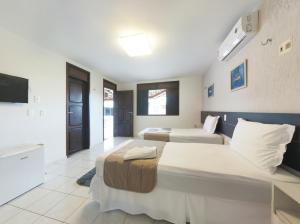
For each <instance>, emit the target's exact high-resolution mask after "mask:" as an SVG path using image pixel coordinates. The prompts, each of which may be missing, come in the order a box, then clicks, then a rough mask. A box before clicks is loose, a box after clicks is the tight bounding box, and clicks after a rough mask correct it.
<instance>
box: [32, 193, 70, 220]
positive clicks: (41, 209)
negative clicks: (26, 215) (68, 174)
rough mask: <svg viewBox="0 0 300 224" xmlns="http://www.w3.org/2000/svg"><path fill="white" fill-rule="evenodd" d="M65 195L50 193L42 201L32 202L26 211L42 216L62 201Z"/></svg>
mask: <svg viewBox="0 0 300 224" xmlns="http://www.w3.org/2000/svg"><path fill="white" fill-rule="evenodd" d="M66 196H67V194H63V193H60V192H55V191H53V192H50V193H49V194H47V195H46V196H45V197H43V198H42V199H40V200H38V201H36V202H34V203H33V204H31V205H30V206H29V207H28V208H26V210H29V211H31V212H34V213H37V214H40V215H44V214H46V212H48V211H49V210H50V209H51V208H53V207H54V206H55V205H57V204H58V203H59V202H60V201H62V200H63V199H64V198H65V197H66Z"/></svg>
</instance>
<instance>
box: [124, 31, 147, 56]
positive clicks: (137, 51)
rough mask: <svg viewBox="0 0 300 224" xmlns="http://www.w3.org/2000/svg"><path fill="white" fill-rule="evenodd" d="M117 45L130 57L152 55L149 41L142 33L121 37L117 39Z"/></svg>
mask: <svg viewBox="0 0 300 224" xmlns="http://www.w3.org/2000/svg"><path fill="white" fill-rule="evenodd" d="M119 43H120V45H121V47H122V48H123V49H124V50H125V52H126V53H127V54H128V56H130V57H137V56H145V55H150V54H152V46H151V44H150V40H149V38H148V37H147V36H146V35H145V34H143V33H138V34H134V35H129V36H121V37H120V38H119Z"/></svg>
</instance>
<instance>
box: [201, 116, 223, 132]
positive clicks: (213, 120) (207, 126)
mask: <svg viewBox="0 0 300 224" xmlns="http://www.w3.org/2000/svg"><path fill="white" fill-rule="evenodd" d="M219 118H220V116H217V117H213V116H210V115H208V116H207V117H206V119H205V122H204V125H203V129H204V131H206V132H207V133H208V134H214V133H215V130H216V127H217V124H218V121H219Z"/></svg>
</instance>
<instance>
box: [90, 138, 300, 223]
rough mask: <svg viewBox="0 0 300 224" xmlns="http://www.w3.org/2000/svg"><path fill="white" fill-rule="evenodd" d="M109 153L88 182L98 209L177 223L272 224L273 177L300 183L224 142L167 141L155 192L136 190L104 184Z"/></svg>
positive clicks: (97, 162)
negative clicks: (260, 165)
mask: <svg viewBox="0 0 300 224" xmlns="http://www.w3.org/2000/svg"><path fill="white" fill-rule="evenodd" d="M131 141H132V140H129V141H127V142H125V143H124V144H122V145H120V146H119V147H117V148H115V149H114V150H118V149H120V147H123V146H124V145H126V144H129V143H130V142H131ZM111 152H112V151H110V152H106V153H105V154H103V155H101V156H100V157H99V158H98V159H97V161H96V169H97V172H96V175H95V177H94V178H93V180H92V183H91V192H92V195H93V199H94V200H96V201H98V202H99V203H100V208H101V210H102V211H110V210H115V209H121V210H123V211H125V212H128V213H130V214H147V215H149V216H150V217H152V218H154V219H164V220H167V221H170V222H172V223H176V224H184V223H186V221H190V223H191V224H198V223H201V224H205V223H222V224H232V223H243V224H248V223H249V224H253V223H256V224H266V223H270V211H271V208H270V205H271V183H272V181H273V180H277V181H278V180H281V181H288V182H299V178H297V177H295V176H293V175H292V174H290V173H288V172H287V171H285V170H283V169H280V168H279V169H278V171H277V172H276V174H274V175H269V174H267V173H265V172H262V171H260V170H259V169H258V168H256V167H255V166H253V165H252V164H251V163H249V162H248V161H247V160H245V159H244V158H243V157H241V156H240V155H239V154H237V153H236V152H235V151H233V150H231V149H230V148H229V146H226V145H214V144H199V143H173V142H170V143H167V144H166V146H165V148H164V151H163V153H162V156H161V158H160V160H159V163H158V167H157V184H156V187H155V188H154V190H153V191H152V192H150V193H135V192H129V191H125V190H118V189H114V188H110V187H108V186H106V184H105V183H104V180H103V165H104V161H105V158H106V157H107V156H108V155H109V154H110V153H111ZM245 217H246V218H245Z"/></svg>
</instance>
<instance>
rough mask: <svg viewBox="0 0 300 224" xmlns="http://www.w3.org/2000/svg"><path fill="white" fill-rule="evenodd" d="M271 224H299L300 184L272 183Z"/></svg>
mask: <svg viewBox="0 0 300 224" xmlns="http://www.w3.org/2000/svg"><path fill="white" fill-rule="evenodd" d="M272 188H273V190H272V224H300V183H287V182H274V183H273V187H272Z"/></svg>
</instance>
